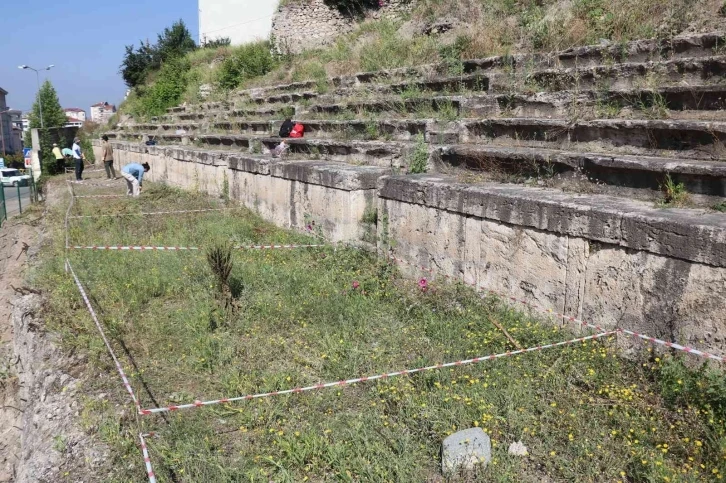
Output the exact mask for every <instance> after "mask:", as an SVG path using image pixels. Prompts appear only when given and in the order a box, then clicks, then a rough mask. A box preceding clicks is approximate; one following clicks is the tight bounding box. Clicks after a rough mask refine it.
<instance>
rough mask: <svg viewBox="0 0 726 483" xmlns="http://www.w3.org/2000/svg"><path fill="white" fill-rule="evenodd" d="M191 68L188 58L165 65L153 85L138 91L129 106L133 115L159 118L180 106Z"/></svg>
mask: <svg viewBox="0 0 726 483" xmlns="http://www.w3.org/2000/svg"><path fill="white" fill-rule="evenodd" d="M189 68H190V65H189V61H188V60H187V59H186V58H179V59H174V60H172V61H171V62H167V63H165V64H164V65H163V66H162V68H161V70H160V71H159V72H158V74H157V75H156V79H155V80H154V82H153V84H151V85H150V86H148V87H146V86H144V87H140V88H138V89H136V92H135V96H134V97H133V98H132V99H131V103H130V104H131V105H130V106H129V107H130V111H131V113H132V114H134V115H135V116H159V115H162V114H164V113H165V112H166V110H167V108H169V107H172V106H176V105H177V104H179V103H180V102H181V99H182V95H183V94H184V92H185V90H186V88H187V81H188V73H189Z"/></svg>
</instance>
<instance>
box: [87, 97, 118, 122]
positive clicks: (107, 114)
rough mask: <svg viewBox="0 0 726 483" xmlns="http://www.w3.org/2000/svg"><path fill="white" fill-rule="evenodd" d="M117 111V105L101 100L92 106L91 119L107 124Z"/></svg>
mask: <svg viewBox="0 0 726 483" xmlns="http://www.w3.org/2000/svg"><path fill="white" fill-rule="evenodd" d="M115 112H116V106H114V105H113V104H109V103H108V102H99V103H97V104H94V105H92V106H91V121H93V122H97V123H99V124H106V123H107V122H108V120H109V119H110V118H111V116H113V115H114V113H115Z"/></svg>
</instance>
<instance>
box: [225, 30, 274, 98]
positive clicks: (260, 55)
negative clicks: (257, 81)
mask: <svg viewBox="0 0 726 483" xmlns="http://www.w3.org/2000/svg"><path fill="white" fill-rule="evenodd" d="M276 66H277V60H276V59H275V57H273V55H272V52H271V51H270V44H269V42H266V41H265V42H255V43H251V44H245V45H241V46H240V47H238V48H236V49H235V50H234V51H233V52H232V53H231V55H230V56H229V57H227V58H226V59H225V60H224V61H223V62H222V65H221V66H220V67H219V73H218V79H217V81H218V83H219V86H220V87H221V88H223V89H226V90H232V89H236V88H237V87H239V86H240V85H241V84H242V83H243V82H245V81H247V80H249V79H252V78H254V77H259V76H263V75H265V74H267V73H268V72H270V71H271V70H272V69H274V68H275V67H276Z"/></svg>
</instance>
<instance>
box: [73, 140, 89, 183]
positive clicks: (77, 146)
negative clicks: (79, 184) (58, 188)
mask: <svg viewBox="0 0 726 483" xmlns="http://www.w3.org/2000/svg"><path fill="white" fill-rule="evenodd" d="M71 149H72V150H73V162H74V163H75V164H76V181H83V160H85V159H86V156H85V155H84V154H83V152H82V151H81V140H80V138H75V139H74V140H73V147H72V148H71Z"/></svg>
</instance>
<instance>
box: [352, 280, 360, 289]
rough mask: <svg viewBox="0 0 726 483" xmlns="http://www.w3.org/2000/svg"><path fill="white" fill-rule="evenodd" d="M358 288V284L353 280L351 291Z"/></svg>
mask: <svg viewBox="0 0 726 483" xmlns="http://www.w3.org/2000/svg"><path fill="white" fill-rule="evenodd" d="M358 287H360V284H359V283H358V281H357V280H353V290H357V289H358Z"/></svg>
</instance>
